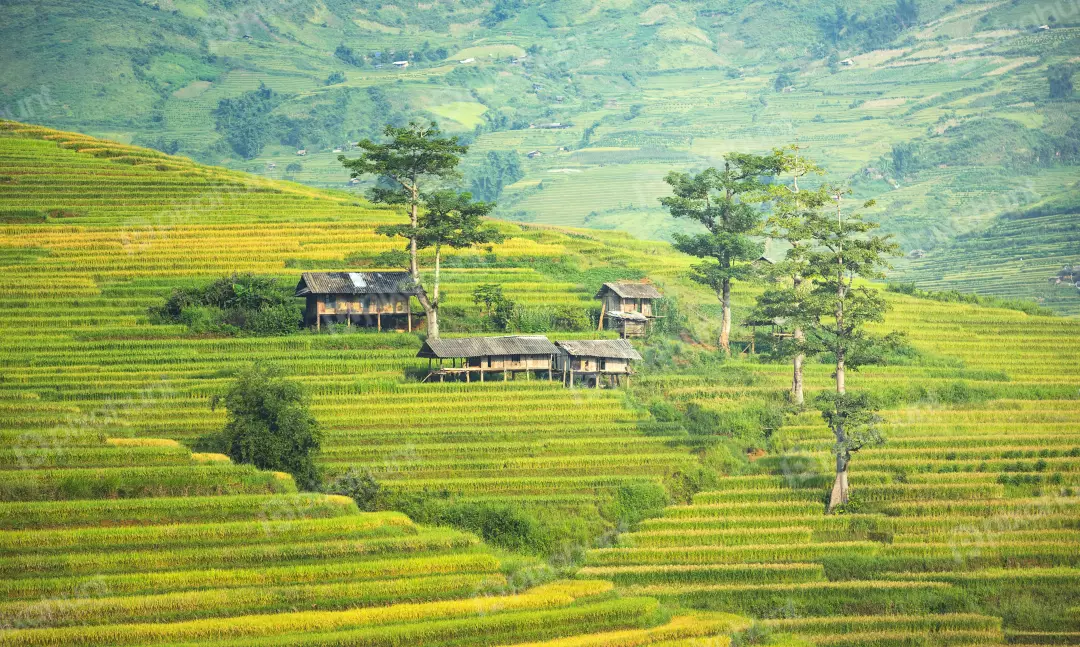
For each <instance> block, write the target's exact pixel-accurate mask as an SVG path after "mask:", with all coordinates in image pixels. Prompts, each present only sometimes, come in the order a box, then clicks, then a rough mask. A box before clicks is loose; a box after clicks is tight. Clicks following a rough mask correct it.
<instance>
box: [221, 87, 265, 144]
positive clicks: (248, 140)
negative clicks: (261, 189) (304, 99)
mask: <svg viewBox="0 0 1080 647" xmlns="http://www.w3.org/2000/svg"><path fill="white" fill-rule="evenodd" d="M278 102H279V97H278V96H277V95H276V94H275V93H274V91H273V90H271V89H270V88H268V87H266V86H265V85H261V86H260V87H259V89H258V90H251V91H249V92H245V93H244V94H242V95H240V96H239V97H237V98H235V99H229V98H226V99H222V100H221V101H219V102H218V106H217V109H216V110H214V120H215V127H216V128H217V131H218V132H219V133H221V134H222V135H223V136H224V138H225V141H226V142H228V144H229V146H231V147H232V149H233V150H234V151H235V152H236V154H237V155H240V156H242V157H244V158H245V159H251V158H253V157H256V156H257V155H259V153H261V152H262V150H263V147H264V146H266V144H267V143H269V141H270V132H271V129H270V112H271V111H272V110H273V109H274V107H275V106H276V105H277V104H278Z"/></svg>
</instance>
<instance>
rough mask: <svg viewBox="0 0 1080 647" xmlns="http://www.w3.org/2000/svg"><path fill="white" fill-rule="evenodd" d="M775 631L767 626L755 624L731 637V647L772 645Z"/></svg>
mask: <svg viewBox="0 0 1080 647" xmlns="http://www.w3.org/2000/svg"><path fill="white" fill-rule="evenodd" d="M772 641H773V631H772V629H771V628H769V627H768V626H766V625H762V624H757V623H754V624H752V625H750V626H749V627H747V628H746V629H744V630H742V631H737V632H735V633H734V634H732V635H731V647H751V646H752V645H770V644H772Z"/></svg>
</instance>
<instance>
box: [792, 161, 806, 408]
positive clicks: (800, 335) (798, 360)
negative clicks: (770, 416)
mask: <svg viewBox="0 0 1080 647" xmlns="http://www.w3.org/2000/svg"><path fill="white" fill-rule="evenodd" d="M795 189H796V190H798V176H796V185H795ZM801 284H802V279H801V278H800V277H799V276H797V275H796V276H795V278H794V280H793V281H792V285H793V286H794V288H795V295H796V297H797V296H798V290H799V286H800V285H801ZM791 336H792V337H793V338H794V339H795V342H796V343H798V344H801V343H802V342H803V341H805V340H806V333H804V332H803V329H802V328H801V327H799V326H796V327H795V330H794V331H792V333H791ZM805 360H806V355H805V354H803V353H797V354H796V355H795V357H794V358H793V359H792V361H791V401H792V402H793V403H795V404H797V405H799V406H802V405H803V403H804V402H805V398H804V396H803V362H804V361H805Z"/></svg>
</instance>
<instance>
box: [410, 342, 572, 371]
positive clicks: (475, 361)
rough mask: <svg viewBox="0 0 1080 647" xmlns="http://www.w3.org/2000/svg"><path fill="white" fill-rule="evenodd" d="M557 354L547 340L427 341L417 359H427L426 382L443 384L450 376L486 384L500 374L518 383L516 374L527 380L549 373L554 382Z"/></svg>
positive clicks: (553, 346)
mask: <svg viewBox="0 0 1080 647" xmlns="http://www.w3.org/2000/svg"><path fill="white" fill-rule="evenodd" d="M558 352H559V350H558V349H557V348H556V347H555V345H554V344H552V343H551V342H550V341H548V338H547V337H544V336H541V335H518V336H505V337H458V338H455V339H441V338H440V339H428V340H427V341H425V342H424V345H423V346H422V347H421V348H420V352H418V353H417V354H416V356H417V357H426V358H427V359H428V375H427V377H425V378H424V381H425V382H426V381H428V380H430V379H432V378H434V377H438V378H439V381H440V382H442V381H444V380H445V379H446V377H447V376H450V377H456V378H461V377H462V376H464V378H465V381H466V382H471V381H472V380H473V379H474V378H476V379H479V380H480V381H481V382H483V381H484V376H485V375H491V374H493V373H494V374H501V375H502V377H503V379H507V378H509V377H514V378H515V379H516V376H517V374H519V373H524V374H525V379H528V378H529V376H530V375H531V374H532V373H534V372H540V373H547V379H548V380H551V379H553V373H552V371H553V369H554V362H555V356H556V355H557V354H558ZM436 362H437V364H436Z"/></svg>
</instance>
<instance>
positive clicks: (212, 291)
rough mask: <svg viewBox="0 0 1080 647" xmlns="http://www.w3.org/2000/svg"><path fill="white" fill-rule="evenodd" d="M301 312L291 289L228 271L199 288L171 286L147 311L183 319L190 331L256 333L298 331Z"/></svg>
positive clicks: (154, 317) (160, 318)
mask: <svg viewBox="0 0 1080 647" xmlns="http://www.w3.org/2000/svg"><path fill="white" fill-rule="evenodd" d="M302 313H303V306H302V305H301V304H300V302H299V301H298V300H297V299H296V298H294V297H293V296H292V290H291V289H290V288H288V287H286V286H281V285H279V284H278V283H277V281H276V280H275V279H272V278H265V277H260V276H256V275H254V274H233V275H232V276H229V277H224V278H220V279H217V280H215V281H212V282H210V283H208V284H206V285H203V286H196V287H183V288H174V289H173V291H172V293H171V294H170V295H169V297H168V299H166V300H165V303H163V304H162V305H160V306H152V307H151V308H150V309H149V314H150V318H151V321H154V322H160V323H182V324H184V325H185V326H187V328H188V330H189V331H191V332H193V333H218V334H227V335H235V334H238V333H247V334H251V335H257V336H273V335H287V334H289V333H292V332H296V331H298V330H300V326H301V325H302V324H303V314H302Z"/></svg>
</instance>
